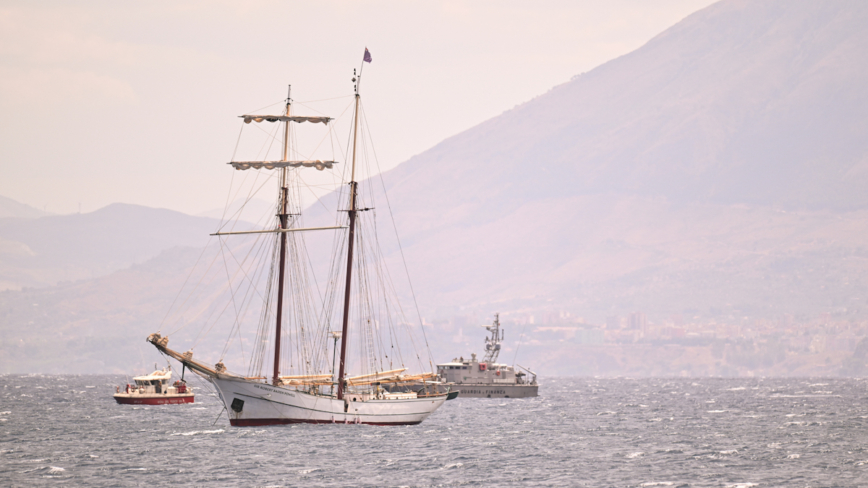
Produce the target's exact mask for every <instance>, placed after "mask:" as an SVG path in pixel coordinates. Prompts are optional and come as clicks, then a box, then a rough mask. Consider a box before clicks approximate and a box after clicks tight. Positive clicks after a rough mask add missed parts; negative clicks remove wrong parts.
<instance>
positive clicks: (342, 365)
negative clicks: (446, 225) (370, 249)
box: [338, 73, 362, 400]
mask: <svg viewBox="0 0 868 488" xmlns="http://www.w3.org/2000/svg"><path fill="white" fill-rule="evenodd" d="M353 81H356V78H355V77H353ZM361 81H362V76H361V73H360V74H359V78H358V82H361ZM355 91H356V109H355V117H354V118H353V168H352V171H351V173H350V175H351V176H350V209H349V210H348V211H347V212H348V213H349V216H350V232H349V244H348V245H347V285H346V287H345V288H344V320H343V326H342V328H341V362H340V369H339V373H338V400H342V399H343V398H344V373H345V370H346V359H347V322H348V321H349V317H350V284H351V280H352V277H353V243H355V241H356V239H355V237H356V214H357V213H358V210H356V144H357V142H358V133H359V83H356V86H355Z"/></svg>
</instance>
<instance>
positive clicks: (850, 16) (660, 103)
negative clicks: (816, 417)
mask: <svg viewBox="0 0 868 488" xmlns="http://www.w3.org/2000/svg"><path fill="white" fill-rule="evenodd" d="M865 25H868V4H865V3H862V2H855V1H838V0H836V1H828V2H814V1H799V0H796V1H791V0H787V1H784V0H771V1H761V2H759V1H757V2H747V1H738V0H724V1H722V2H719V3H717V4H714V5H712V6H711V7H708V8H706V9H703V10H701V11H699V12H697V13H695V14H693V15H691V16H689V17H687V18H686V19H685V20H684V21H682V22H680V23H678V24H677V25H675V26H673V27H672V28H670V29H668V30H666V31H665V32H663V33H661V34H660V35H658V36H657V37H655V38H654V39H652V40H651V41H649V42H648V43H647V44H646V45H645V46H643V47H642V48H640V49H637V50H636V51H634V52H632V53H630V54H628V55H626V56H622V57H620V58H618V59H615V60H612V61H611V62H608V63H606V64H604V65H602V66H600V67H598V68H596V69H594V70H592V71H590V72H588V73H583V74H581V75H578V76H576V77H574V78H573V79H572V80H570V81H569V82H567V83H565V84H563V85H560V86H558V87H555V88H553V89H552V90H551V91H549V92H548V93H546V94H544V95H542V96H540V97H537V98H535V99H534V100H531V101H529V102H527V103H525V104H523V105H520V106H518V107H516V108H514V109H513V110H510V111H507V112H505V113H504V114H502V115H500V116H499V117H496V118H494V119H491V120H489V121H487V122H485V123H483V124H480V125H478V126H476V127H474V128H472V129H470V130H467V131H465V132H462V133H460V134H458V135H456V136H454V137H452V138H449V139H447V140H445V141H443V142H442V143H440V144H438V145H437V146H435V147H433V148H431V149H430V150H428V151H426V152H424V153H422V154H420V155H418V156H416V157H413V158H411V159H410V160H409V161H407V162H405V163H403V164H401V165H400V166H398V167H397V168H395V169H394V170H391V171H389V172H387V173H385V174H384V175H383V180H382V181H383V182H384V183H385V186H386V188H387V189H388V194H389V202H390V205H389V207H390V208H391V209H392V210H393V211H394V212H395V219H396V223H397V227H398V231H399V233H400V235H401V239H402V243H403V246H404V248H403V250H404V255H405V256H406V261H407V263H408V266H409V268H410V269H409V271H410V274H411V276H412V278H413V282H414V286H415V289H416V292H417V295H418V301H419V304H420V307H421V308H422V313H423V315H424V316H425V317H426V318H427V319H430V320H431V321H433V322H434V323H435V326H436V327H438V328H437V329H436V333H435V334H434V335H433V336H432V337H435V338H437V339H433V340H434V342H436V343H435V344H434V345H433V347H434V348H435V357H436V358H437V360H444V359H448V358H447V357H444V355H458V354H465V355H467V354H469V353H470V352H472V351H476V352H479V349H480V347H479V346H480V344H481V331H480V330H479V329H478V328H477V327H476V325H478V323H475V322H474V323H471V322H473V321H478V322H480V323H481V322H483V321H484V322H488V321H489V318H490V314H492V313H493V312H495V311H500V312H503V313H504V314H503V317H504V321H505V322H507V323H510V321H512V320H513V319H517V318H518V317H519V316H521V315H524V316H527V315H533V314H536V316H537V317H539V316H540V315H541V314H543V313H548V312H558V311H563V312H570V313H572V314H573V316H578V317H582V318H583V319H582V320H580V321H578V322H580V323H585V322H594V323H600V322H601V321H604V320H606V316H608V315H624V314H626V313H629V312H631V311H637V310H638V311H643V312H645V313H647V314H648V317H649V318H650V319H651V320H657V321H663V320H667V319H668V317H670V316H671V315H672V314H684V315H686V316H694V315H696V316H704V317H712V318H714V317H724V318H732V319H734V320H739V321H741V320H743V319H744V318H745V317H749V318H756V317H764V318H775V317H780V316H782V315H784V314H788V315H790V316H792V315H802V316H805V317H811V316H816V315H818V314H833V315H835V316H839V317H845V318H847V319H848V320H854V321H855V320H863V319H865V318H866V317H868V313H866V312H868V309H866V308H865V306H864V297H865V296H866V293H868V278H866V276H868V195H866V193H865V191H864V188H866V184H868V93H866V91H865V90H864V85H865V84H866V81H868V32H866V30H865V29H864V26H865ZM505 82H508V80H506V81H505ZM379 181H380V180H379V179H375V180H372V181H369V182H368V183H369V184H370V185H369V187H372V188H374V189H375V190H376V188H377V186H378V185H379ZM335 201H336V198H335V196H334V195H332V196H330V197H327V198H325V199H324V201H323V204H324V205H325V206H326V207H332V208H334V207H335V206H336V204H335ZM379 202H380V203H384V202H383V200H379ZM384 207H385V206H384V205H378V206H377V208H378V210H377V212H379V218H380V219H388V217H386V211H385V210H386V209H385V208H384ZM322 208H323V206H322V205H317V206H314V207H313V208H311V209H309V210H308V212H307V213H308V214H309V215H310V217H309V218H310V219H311V220H316V219H325V218H328V219H333V215H329V216H328V217H326V216H325V214H324V213H322V212H321V210H322ZM265 210H267V207H266V208H265ZM265 210H264V211H265ZM101 212H102V213H103V214H105V215H103V214H101ZM130 212H133V213H135V212H141V213H142V216H140V217H130V216H131V215H132V214H131V213H130ZM154 212H163V214H160V215H157V214H156V213H154ZM166 212H168V211H153V210H151V209H141V208H137V209H133V208H130V207H126V206H120V207H115V206H113V207H108V208H107V209H103V210H100V211H98V212H94V213H93V214H85V215H82V216H66V217H42V218H40V219H37V220H31V221H26V222H25V221H21V220H3V221H0V239H4V240H5V241H2V242H0V244H3V243H4V242H12V243H13V244H12V245H7V248H8V249H11V250H12V251H10V252H17V253H18V254H16V255H15V256H16V257H15V258H8V259H15V260H17V259H19V257H20V259H23V260H24V261H14V262H15V263H19V262H28V263H37V262H38V263H40V264H39V265H38V266H43V264H44V267H45V268H49V267H51V268H63V267H64V266H66V268H63V269H69V270H70V271H68V273H69V275H70V276H77V277H78V278H86V277H87V276H86V275H85V274H83V273H84V271H81V270H90V269H99V270H102V271H100V273H101V274H104V273H107V272H109V271H112V270H120V269H121V268H125V267H127V266H129V265H130V264H131V263H133V262H136V263H142V262H143V260H144V259H146V258H148V257H151V258H152V259H151V260H150V261H147V262H144V263H143V264H140V265H137V266H134V267H132V268H130V269H123V270H120V271H114V273H113V274H110V275H108V276H104V277H102V278H98V279H94V280H87V281H82V282H79V283H72V284H69V283H67V284H63V285H59V286H53V287H50V288H44V289H39V290H25V291H22V292H12V291H7V292H4V293H3V295H2V296H0V302H2V303H4V304H7V305H6V306H7V308H10V310H11V309H12V308H14V312H12V311H7V314H6V315H5V317H2V320H3V321H2V322H0V324H2V328H3V329H4V330H5V331H7V332H8V331H9V330H12V329H14V330H15V331H16V332H15V335H13V334H9V333H6V332H4V337H13V336H14V337H15V339H14V340H11V342H10V340H7V339H3V340H0V356H5V357H7V358H11V357H15V358H16V359H15V362H14V363H13V362H11V361H10V362H7V363H6V364H5V365H4V364H2V363H0V367H2V369H0V371H12V370H21V368H25V367H30V368H36V367H38V364H39V362H40V361H41V359H39V357H37V356H38V355H39V354H45V353H43V352H40V351H52V352H51V353H50V354H51V360H52V365H53V366H52V368H57V367H60V365H62V364H72V363H74V361H69V360H67V361H61V359H60V358H63V357H69V358H72V357H76V354H77V355H78V357H85V356H86V358H87V361H88V362H87V364H88V365H91V366H90V367H95V368H99V367H105V368H119V367H121V366H122V365H123V361H124V359H123V358H127V359H128V360H129V361H132V359H129V358H130V357H132V356H133V354H132V352H131V351H133V350H134V349H126V347H127V346H126V345H124V344H125V342H124V341H141V340H142V339H143V338H144V337H145V336H146V335H147V334H148V333H150V332H152V331H153V330H154V325H155V324H156V323H158V321H159V318H160V317H161V316H162V314H164V313H165V310H166V307H167V306H168V305H169V304H171V301H172V297H174V296H175V294H176V292H177V285H179V284H180V283H183V282H184V276H185V274H186V273H187V272H188V271H189V266H190V265H191V263H189V259H191V257H192V256H193V254H195V253H192V254H191V252H190V251H189V249H180V248H179V249H174V250H169V251H164V252H163V253H162V254H159V256H157V254H158V253H159V252H160V251H161V250H165V249H167V248H168V247H171V246H170V245H169V244H171V245H172V246H174V245H197V246H201V244H202V243H203V240H205V239H207V234H208V233H210V232H213V230H214V228H215V227H216V222H215V221H213V220H209V219H203V218H194V217H187V216H183V215H180V214H174V213H166ZM95 214H99V215H95ZM109 214H111V215H114V217H113V218H112V219H107V220H106V219H103V220H100V221H99V222H100V223H95V222H96V221H95V220H94V221H93V222H94V223H93V224H92V226H91V227H87V225H84V226H82V224H85V223H86V222H85V220H86V219H97V217H100V218H101V219H102V217H103V216H106V217H108V216H109ZM88 216H90V217H88ZM51 219H55V220H51ZM75 219H85V220H81V221H77V220H75ZM88 222H90V221H88ZM143 223H144V224H143ZM387 225H390V224H388V223H386V222H385V221H383V220H381V228H382V226H387ZM75 229H89V230H86V231H84V232H81V233H80V234H76V232H78V231H77V230H75ZM58 230H62V232H58ZM188 232H189V233H188ZM57 235H62V236H65V237H64V240H63V241H58V240H57V239H53V240H52V239H47V237H49V236H57ZM119 236H123V237H119ZM325 238H326V237H322V236H312V237H311V239H312V240H315V239H325ZM46 241H50V243H47V242H46ZM19 244H20V245H19ZM61 244H62V246H61ZM16 246H17V247H16ZM21 246H24V247H21ZM40 246H58V247H55V248H48V247H40ZM65 247H69V248H71V249H78V251H76V252H75V253H72V254H71V255H69V256H67V255H66V251H65V250H64V248H65ZM309 248H312V249H319V248H322V249H329V246H327V245H323V246H319V245H317V244H316V243H314V244H312V245H310V246H309ZM27 252H31V253H33V254H27ZM387 252H389V253H390V255H389V259H390V260H391V261H392V264H393V265H394V266H393V269H394V268H395V267H400V266H401V260H402V257H401V255H400V253H398V252H397V248H394V247H390V248H388V249H387ZM34 255H35V256H40V258H39V259H37V258H36V257H35V256H34ZM153 256H157V257H153ZM4 259H7V258H4ZM8 259H7V261H2V262H0V264H2V263H6V265H8V264H9V263H10V262H13V261H10V260H8ZM184 259H187V260H188V261H183V260H184ZM26 260H30V261H26ZM32 266H34V267H37V265H36V264H32ZM100 266H102V267H101V268H100ZM20 267H21V266H19V268H20ZM16 269H17V268H16ZM42 269H43V268H40V270H42ZM42 272H43V271H40V273H42ZM76 273H78V274H76ZM0 276H2V277H3V280H6V281H10V280H9V279H8V278H7V277H6V276H7V273H6V272H4V273H3V274H2V275H0ZM22 276H24V277H23V278H20V277H16V278H15V280H13V281H14V282H15V283H25V282H27V283H38V284H43V285H46V284H51V283H54V282H56V281H57V280H58V279H72V278H59V277H58V276H56V275H53V276H43V275H39V274H38V273H35V272H34V273H31V274H30V275H26V276H25V275H22ZM26 280H30V281H26ZM52 280H54V281H52ZM25 286H32V285H25ZM113 290H118V291H117V294H118V296H121V295H122V299H121V300H118V299H117V297H116V296H114V295H115V292H114V291H113ZM16 293H19V294H20V295H17V294H16ZM31 302H32V303H35V304H38V305H27V306H24V305H26V304H27V303H31ZM8 304H12V305H14V307H13V306H12V305H8ZM76 304H84V305H83V307H84V308H82V309H81V310H82V311H84V310H85V309H86V311H87V314H86V315H87V316H86V317H85V318H81V317H82V316H81V315H76V314H77V313H78V312H77V311H76V310H75V308H76V306H77V305H76ZM85 305H86V306H85ZM28 307H31V308H28ZM35 309H39V310H42V311H41V312H38V313H37V312H35V311H34V310H35ZM127 309H129V310H133V312H129V311H127V312H125V310H127ZM460 314H463V315H465V316H466V317H469V318H467V320H466V322H467V323H464V324H460V323H458V321H457V320H453V319H454V318H455V316H456V315H460ZM34 317H36V318H34ZM109 318H110V319H109ZM447 319H448V320H447ZM28 322H31V323H32V325H33V326H34V327H36V326H37V325H39V326H40V330H43V331H49V330H51V329H52V328H59V329H61V330H64V331H68V334H71V335H73V336H74V335H76V334H81V333H84V334H86V337H94V338H95V339H94V341H93V342H88V341H87V340H82V341H80V344H79V346H80V347H79V349H76V350H70V349H69V348H62V347H59V346H58V344H59V343H58V340H59V339H57V338H47V339H46V338H44V337H42V336H40V337H41V338H40V339H39V340H40V341H43V342H41V343H39V344H40V345H39V346H34V345H33V342H28V340H27V338H26V337H24V336H22V334H23V333H24V332H22V331H21V328H22V327H23V325H22V324H27V323H28ZM40 324H41V325H40ZM438 324H440V325H438ZM516 325H517V322H516ZM465 326H473V327H472V328H463V327H465ZM510 326H511V327H513V328H512V329H510V336H511V338H512V339H515V337H516V335H518V333H517V331H516V330H515V327H514V326H513V325H512V324H510ZM34 330H35V329H34ZM109 330H110V331H111V333H110V334H109V333H108V332H107V331H109ZM82 331H86V332H82ZM25 332H26V331H25ZM64 333H65V334H66V333H67V332H64ZM25 335H26V334H25ZM106 337H111V340H110V341H108V340H103V339H105V338H106ZM97 339H98V340H97ZM178 339H179V337H176V336H173V341H174V340H178ZM4 340H5V341H6V342H4ZM45 341H48V342H51V341H54V342H51V344H53V345H51V344H48V343H46V342H45ZM853 343H855V341H853ZM77 344H78V343H77ZM97 345H100V347H101V348H102V349H103V350H105V349H106V347H107V346H111V348H112V349H113V350H114V351H125V352H123V353H117V355H116V356H114V357H113V359H112V360H111V361H110V360H109V359H108V358H106V357H104V356H99V357H97V356H98V353H96V352H94V351H95V350H96V349H94V348H96V347H97ZM209 347H211V349H215V350H216V349H218V348H219V345H213V344H212V345H209ZM513 347H514V345H513V344H509V345H508V346H507V349H506V350H505V353H507V354H510V353H512V352H513V351H514V349H512V348H513ZM558 347H560V349H558ZM800 347H801V346H800ZM811 347H813V346H811ZM866 347H868V346H866ZM803 349H804V350H808V349H809V347H808V346H804V347H803ZM524 350H525V354H528V355H529V356H526V359H527V362H528V364H530V365H532V366H533V367H535V368H536V369H537V371H538V372H541V373H543V374H546V373H549V374H551V373H557V374H571V372H573V373H582V374H652V373H653V374H679V372H681V371H684V364H675V363H672V364H670V363H668V362H667V361H670V359H672V358H673V357H675V356H676V355H674V354H673V353H672V350H670V349H665V348H657V349H654V348H650V349H649V351H651V353H649V354H648V356H645V357H647V358H649V359H648V361H644V360H643V361H639V362H637V359H636V358H638V357H640V356H639V355H637V354H634V352H635V351H632V350H631V351H632V352H631V351H627V352H626V353H624V354H622V355H620V356H618V355H617V354H614V353H611V352H605V351H604V352H600V351H596V352H594V353H593V354H589V355H588V357H587V358H585V357H579V355H577V354H575V353H574V347H573V346H569V345H567V346H558V343H557V342H556V341H551V342H550V343H545V344H528V346H525V349H524ZM817 350H819V349H817ZM830 350H831V349H830ZM4 351H5V353H4ZM10 351H11V352H10ZM13 352H14V354H13ZM851 352H852V351H851ZM652 353H653V354H657V356H654V357H653V358H652V356H653V354H652ZM64 354H67V355H68V356H64ZM197 354H199V352H197ZM739 354H740V355H733V356H732V357H738V358H744V357H747V356H746V355H748V352H744V351H740V352H739ZM775 354H777V353H775ZM830 354H831V353H830ZM615 356H618V357H617V359H614V358H615ZM685 357H694V356H691V355H690V354H686V355H685ZM818 357H819V356H818ZM830 357H831V356H830ZM588 358H591V359H588ZM631 358H632V359H631ZM824 358H825V356H824ZM505 359H507V360H508V359H509V358H505ZM690 360H692V359H690ZM799 360H800V359H798V358H795V357H794V359H792V360H791V361H790V362H789V363H782V362H780V361H778V362H775V361H774V360H773V361H771V363H769V364H770V365H771V366H767V369H766V370H761V371H766V372H770V373H774V374H779V373H780V374H832V373H833V372H835V371H837V370H838V369H837V368H840V361H839V362H838V363H835V362H826V363H824V362H823V361H822V360H816V361H814V363H811V366H810V367H807V366H805V367H803V368H801V369H800V366H799V364H802V363H799V362H798V361H799ZM838 360H840V358H838ZM112 361H114V362H112ZM522 361H524V360H522ZM630 361H633V362H632V363H630ZM651 361H654V362H655V363H654V364H657V366H655V368H656V369H652V368H651V367H650V366H649V364H650V362H651ZM684 361H689V360H687V359H685V360H684ZM718 362H720V361H718ZM82 364H84V363H82ZM757 364H760V363H757ZM781 364H783V365H784V366H781ZM805 364H806V363H805ZM28 365H29V366H28ZM776 365H777V366H776ZM706 366H708V368H707V369H701V370H700V369H695V370H692V371H694V372H696V371H701V372H704V373H702V374H714V373H715V372H717V374H722V373H720V371H729V372H730V373H727V374H735V373H733V372H736V373H738V371H737V370H736V367H735V366H731V369H725V368H726V367H730V366H727V365H723V366H720V365H717V366H715V365H714V364H713V361H710V362H709V364H708V365H706ZM757 367H759V366H757ZM774 367H778V369H774ZM16 368H17V369H16ZM715 368H718V369H715ZM720 368H724V369H720ZM739 371H740V370H739ZM751 374H753V373H751Z"/></svg>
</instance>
